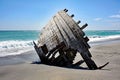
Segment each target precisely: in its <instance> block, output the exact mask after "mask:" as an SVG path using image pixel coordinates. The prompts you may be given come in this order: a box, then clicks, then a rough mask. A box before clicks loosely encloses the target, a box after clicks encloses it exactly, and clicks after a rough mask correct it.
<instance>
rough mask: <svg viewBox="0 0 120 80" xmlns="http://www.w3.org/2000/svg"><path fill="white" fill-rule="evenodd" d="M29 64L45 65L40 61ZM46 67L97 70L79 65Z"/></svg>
mask: <svg viewBox="0 0 120 80" xmlns="http://www.w3.org/2000/svg"><path fill="white" fill-rule="evenodd" d="M31 64H37V65H47V64H43V63H41V62H40V61H33V62H32V63H31ZM47 66H54V67H60V68H67V69H78V70H98V69H89V68H88V67H82V66H80V65H79V64H78V65H75V66H73V67H66V66H55V65H47ZM99 70H107V71H110V69H99Z"/></svg>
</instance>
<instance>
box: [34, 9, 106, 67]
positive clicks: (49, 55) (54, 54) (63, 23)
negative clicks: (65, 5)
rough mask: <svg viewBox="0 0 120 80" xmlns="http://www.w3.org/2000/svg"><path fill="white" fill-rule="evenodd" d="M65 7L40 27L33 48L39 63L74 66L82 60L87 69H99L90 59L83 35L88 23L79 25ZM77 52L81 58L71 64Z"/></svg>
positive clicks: (87, 45)
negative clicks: (38, 35) (40, 29)
mask: <svg viewBox="0 0 120 80" xmlns="http://www.w3.org/2000/svg"><path fill="white" fill-rule="evenodd" d="M67 11H68V10H67V9H64V10H61V11H59V12H58V13H57V14H56V15H54V16H53V17H52V19H51V20H50V21H49V22H48V24H47V25H46V26H45V27H44V28H43V29H42V31H41V33H40V38H39V40H38V43H37V44H36V43H35V42H33V43H34V47H35V50H36V52H37V54H38V56H39V58H40V60H41V63H43V64H48V65H55V66H63V67H74V66H76V65H80V64H82V63H83V62H85V63H86V65H87V66H88V68H89V69H101V68H103V67H104V66H106V65H107V64H108V63H106V64H104V65H103V66H100V67H98V66H97V65H96V64H95V62H94V61H93V60H92V59H91V57H92V55H91V53H90V52H89V48H90V46H89V44H88V43H87V42H88V41H89V39H88V37H87V36H85V33H84V32H83V29H84V28H85V27H86V26H87V25H88V24H85V25H83V26H82V27H80V26H79V25H78V24H79V23H80V21H78V22H75V21H74V20H73V18H72V17H74V15H73V14H72V15H71V16H69V15H68V14H67ZM77 52H79V53H80V55H81V57H82V58H83V60H80V61H78V62H77V63H74V64H73V60H74V58H75V57H76V54H77Z"/></svg>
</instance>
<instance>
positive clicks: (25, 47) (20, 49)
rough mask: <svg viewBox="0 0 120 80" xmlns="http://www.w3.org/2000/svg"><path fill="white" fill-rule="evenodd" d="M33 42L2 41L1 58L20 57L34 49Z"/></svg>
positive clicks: (0, 47) (0, 44)
mask: <svg viewBox="0 0 120 80" xmlns="http://www.w3.org/2000/svg"><path fill="white" fill-rule="evenodd" d="M32 42H33V41H32V40H29V41H21V40H9V41H0V57H4V56H9V55H18V54H22V53H24V52H27V51H30V50H32V49H33V43H32Z"/></svg>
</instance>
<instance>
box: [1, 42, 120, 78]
mask: <svg viewBox="0 0 120 80" xmlns="http://www.w3.org/2000/svg"><path fill="white" fill-rule="evenodd" d="M90 51H91V53H92V55H93V57H92V58H93V60H94V61H95V62H96V64H97V65H98V66H99V65H102V64H104V63H106V62H108V61H109V62H110V63H109V64H108V65H107V66H106V67H104V68H103V69H102V70H87V69H69V68H61V67H55V66H48V65H43V64H30V63H24V64H16V65H7V66H0V80H120V42H116V43H110V44H99V45H96V46H93V47H92V48H91V49H90ZM77 59H78V58H77ZM83 66H84V64H83Z"/></svg>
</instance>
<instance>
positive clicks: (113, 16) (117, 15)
mask: <svg viewBox="0 0 120 80" xmlns="http://www.w3.org/2000/svg"><path fill="white" fill-rule="evenodd" d="M109 17H110V18H120V14H116V15H112V16H109Z"/></svg>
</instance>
